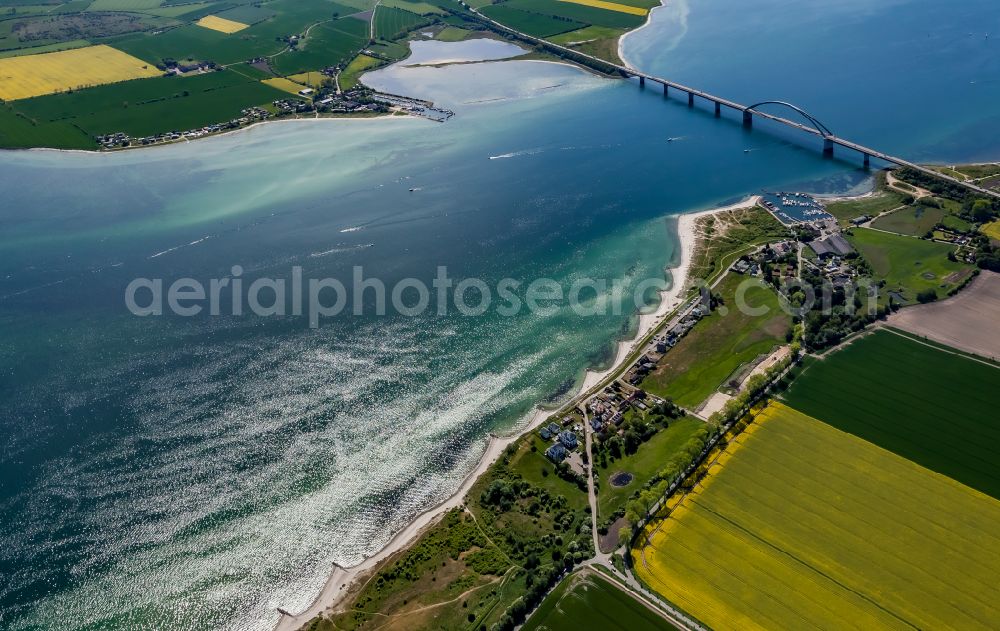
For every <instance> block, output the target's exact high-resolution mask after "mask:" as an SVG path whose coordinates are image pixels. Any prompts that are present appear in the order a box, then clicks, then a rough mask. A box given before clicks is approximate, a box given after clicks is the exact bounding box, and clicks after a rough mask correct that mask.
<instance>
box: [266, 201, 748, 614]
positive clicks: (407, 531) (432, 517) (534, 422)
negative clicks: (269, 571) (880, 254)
mask: <svg viewBox="0 0 1000 631" xmlns="http://www.w3.org/2000/svg"><path fill="white" fill-rule="evenodd" d="M759 199H760V197H759V196H754V197H750V198H747V199H745V200H743V201H740V202H738V203H736V204H732V205H729V206H724V207H721V208H712V209H708V210H703V211H699V212H692V213H685V214H683V215H680V216H679V217H678V219H677V236H678V240H679V243H680V251H681V254H680V260H679V261H678V262H677V265H676V266H675V267H672V268H670V274H671V279H672V280H671V286H670V289H668V290H666V291H664V292H662V293H661V294H660V304H659V306H658V307H657V309H656V311H655V312H653V313H648V314H641V315H640V316H639V326H638V329H637V331H636V334H635V336H634V337H633V338H632V339H630V340H623V341H621V342H619V343H618V352H617V353H616V354H615V359H614V361H613V362H612V363H611V365H610V366H608V368H607V369H605V370H601V371H589V370H588V371H587V373H586V376H585V377H584V379H583V382H582V384H581V385H580V388H579V389H578V391H577V393H576V394H575V395H574V397H573V400H575V399H576V398H577V397H579V396H580V395H581V394H583V393H585V392H587V391H588V390H590V389H591V388H593V387H594V386H596V385H598V384H600V383H601V381H603V380H604V379H605V378H607V377H608V376H609V375H610V374H611V373H613V372H615V371H616V370H617V369H619V368H620V367H621V365H622V363H623V362H624V361H625V359H626V358H627V357H628V356H629V355H630V354H631V353H632V351H633V350H635V348H636V347H637V346H638V344H639V343H640V342H641V341H642V340H643V339H644V338H645V337H646V335H648V334H649V332H650V331H652V330H653V329H654V328H655V327H656V326H657V325H659V324H660V323H661V322H662V321H663V319H664V318H665V317H666V316H667V315H668V314H670V313H671V312H672V311H673V310H674V309H675V308H676V307H678V306H679V305H680V304H681V303H682V302H683V296H684V292H685V288H686V287H687V284H688V281H689V280H690V279H689V278H688V276H689V273H690V268H691V261H692V259H693V253H694V245H695V243H696V242H697V239H698V235H697V232H696V223H697V220H698V219H699V218H701V217H705V216H707V215H714V214H717V213H722V212H727V211H730V210H737V209H740V208H749V207H751V206H754V205H755V204H757V202H758V201H759ZM563 407H565V406H563ZM562 409H563V408H559V410H551V409H549V410H546V409H542V408H536V409H535V411H534V412H533V413H532V414H531V415H530V417H527V419H528V420H527V421H526V422H525V423H523V424H522V425H520V429H519V430H518V431H516V432H514V433H513V434H510V435H508V436H497V435H494V434H491V435H490V437H489V440H488V442H487V444H486V449H485V451H484V453H483V456H482V457H481V458H480V460H479V464H478V465H477V466H476V468H475V469H474V470H473V471H471V472H470V473H469V474H468V475H467V476H466V477H465V479H464V480H463V481H462V484H461V485H460V486H459V487H458V489H456V490H455V492H454V493H452V494H451V496H449V497H448V498H447V499H445V500H444V501H443V502H441V503H439V504H437V505H436V506H434V507H432V508H429V509H427V510H425V511H424V512H422V513H420V514H419V515H417V516H416V517H415V518H414V519H413V520H412V521H411V522H410V523H409V524H408V525H407V526H406V527H405V528H403V529H402V530H400V531H399V532H398V533H396V535H395V536H393V538H392V539H391V540H390V541H389V543H388V544H386V546H385V547H384V548H382V550H381V551H379V552H378V553H377V554H375V555H373V556H371V557H368V558H367V559H365V560H364V561H363V562H362V563H360V564H358V565H355V566H354V567H351V568H342V567H339V566H334V567H333V568H332V571H331V573H330V577H329V578H328V579H327V582H326V585H325V586H324V587H323V589H322V591H320V593H319V595H318V596H317V597H316V600H315V601H313V604H312V605H310V606H309V608H308V609H306V610H305V611H302V612H299V613H297V614H292V613H291V612H286V611H283V610H280V609H279V612H281V614H282V616H281V619H280V620H279V621H278V624H277V625H276V626H275V630H276V631H296V630H297V629H299V628H300V627H302V625H304V624H305V623H307V622H308V621H309V620H311V619H312V618H314V617H316V616H318V615H320V614H322V613H324V612H327V611H330V610H332V609H334V608H335V607H336V606H337V605H338V604H339V603H340V601H341V599H342V598H343V596H344V595H345V594H346V593H348V591H349V588H350V586H351V585H352V584H353V583H355V582H356V581H358V580H360V579H364V578H366V577H367V576H369V575H370V574H371V573H372V572H373V570H375V569H376V568H377V567H378V565H379V564H380V563H382V562H383V561H385V560H386V559H388V558H389V557H391V556H392V555H394V554H396V553H397V552H399V551H401V550H403V549H405V548H406V547H407V546H409V545H410V544H411V543H412V542H413V541H415V540H416V539H417V538H418V537H419V536H420V535H421V534H422V533H423V532H424V531H425V530H427V528H429V527H430V526H433V525H434V524H435V523H437V521H438V520H439V519H440V518H441V516H442V515H444V513H446V512H447V511H449V510H451V509H452V508H456V507H458V506H461V505H462V504H463V501H464V498H465V495H466V493H468V492H469V489H470V488H472V485H473V484H475V482H476V480H477V479H478V478H479V476H481V475H482V474H483V473H484V472H485V471H486V470H487V469H488V468H489V467H490V466H491V465H492V464H493V463H494V462H496V460H497V459H498V458H499V457H500V455H501V454H502V453H503V450H504V449H506V448H507V446H508V445H510V444H511V443H513V442H514V441H516V440H517V439H519V438H520V437H521V436H523V435H524V434H526V433H527V432H530V431H533V430H534V429H535V428H537V427H538V426H540V425H541V424H542V423H544V422H545V421H546V420H548V419H549V417H551V416H552V415H554V414H556V413H557V412H559V411H560V410H562Z"/></svg>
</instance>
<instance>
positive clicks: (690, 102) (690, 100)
mask: <svg viewBox="0 0 1000 631" xmlns="http://www.w3.org/2000/svg"><path fill="white" fill-rule="evenodd" d="M688 107H694V92H688Z"/></svg>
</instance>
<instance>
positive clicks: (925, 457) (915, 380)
mask: <svg viewBox="0 0 1000 631" xmlns="http://www.w3.org/2000/svg"><path fill="white" fill-rule="evenodd" d="M998 390H1000V369H998V368H995V367H991V366H987V365H985V364H983V363H980V362H978V361H975V360H972V359H968V358H966V357H963V356H960V355H954V354H950V353H948V352H945V351H942V350H939V349H937V348H931V347H929V346H926V345H924V344H922V343H920V342H916V341H913V340H910V339H907V338H904V337H901V336H899V335H896V334H894V333H891V332H887V331H878V332H876V333H873V334H871V335H868V336H866V337H864V338H862V339H860V340H857V341H855V342H853V343H851V344H850V345H848V346H846V347H845V348H843V349H842V350H839V351H837V352H836V353H834V354H833V355H831V356H830V357H828V358H827V359H825V360H822V361H817V362H815V363H813V364H811V365H810V366H809V367H808V368H807V369H806V370H805V371H803V373H802V374H801V375H800V376H799V377H798V378H797V379H796V380H795V381H794V382H793V383H792V387H791V389H790V390H788V392H787V393H785V400H786V401H787V402H788V404H789V405H791V406H792V407H794V408H796V409H799V410H802V411H803V412H805V413H806V414H809V415H810V416H814V417H816V418H818V419H820V420H822V421H825V422H827V423H830V424H831V425H833V426H835V427H838V428H840V429H842V430H844V431H846V432H851V433H852V434H855V435H857V436H860V437H861V438H864V439H865V440H868V441H870V442H872V443H875V444H876V445H878V446H880V447H882V448H884V449H888V450H889V451H893V452H895V453H898V454H899V455H901V456H903V457H905V458H908V459H910V460H913V461H914V462H916V463H917V464H920V465H922V466H924V467H927V468H928V469H931V470H933V471H937V472H939V473H943V474H944V475H947V476H949V477H952V478H954V479H956V480H958V481H959V482H962V483H963V484H967V485H968V486H971V487H973V488H975V489H978V490H980V491H982V492H983V493H987V494H989V495H992V496H994V497H997V498H1000V415H998V414H997V401H996V396H995V394H994V393H996V392H997V391H998Z"/></svg>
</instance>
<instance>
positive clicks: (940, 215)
mask: <svg viewBox="0 0 1000 631" xmlns="http://www.w3.org/2000/svg"><path fill="white" fill-rule="evenodd" d="M946 216H948V211H946V210H945V209H943V208H934V207H933V206H923V205H920V204H914V205H913V206H908V207H906V208H903V209H902V210H897V211H896V212H894V213H891V214H889V215H886V216H885V217H879V218H878V219H876V220H875V221H873V222H872V228H878V229H879V230H888V231H889V232H898V233H899V234H908V235H911V236H914V237H922V236H924V235H925V234H927V233H928V232H929V231H931V230H933V229H934V226H936V225H937V224H938V223H940V222H941V220H943V219H944V218H945V217H946Z"/></svg>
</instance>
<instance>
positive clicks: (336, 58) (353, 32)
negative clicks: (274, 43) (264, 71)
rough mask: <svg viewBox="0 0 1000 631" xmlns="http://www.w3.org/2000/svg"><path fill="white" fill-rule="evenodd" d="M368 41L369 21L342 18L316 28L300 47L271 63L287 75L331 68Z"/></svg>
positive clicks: (279, 71) (274, 59) (351, 55)
mask: <svg viewBox="0 0 1000 631" xmlns="http://www.w3.org/2000/svg"><path fill="white" fill-rule="evenodd" d="M367 42H368V23H367V22H363V21H361V20H356V19H354V18H342V19H339V20H337V21H335V22H330V23H327V24H320V25H318V26H315V27H313V28H312V30H310V31H309V37H307V38H306V40H305V42H304V43H303V44H301V45H300V46H299V47H298V49H297V50H293V51H289V52H287V53H284V54H281V55H278V56H277V57H275V58H273V59H272V60H271V66H272V67H273V68H274V69H275V70H276V71H277V72H278V73H280V74H283V75H289V74H296V73H299V72H306V71H307V70H316V69H317V68H327V67H330V66H335V65H337V64H340V63H344V62H346V61H347V60H349V59H351V58H352V57H354V55H355V54H356V53H357V52H358V51H359V50H361V48H362V47H364V45H365V44H366V43H367Z"/></svg>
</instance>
